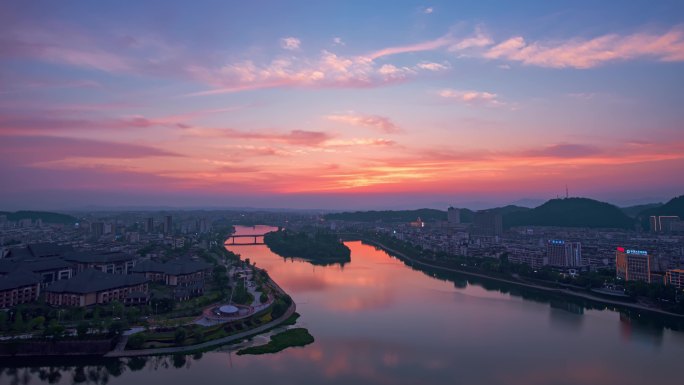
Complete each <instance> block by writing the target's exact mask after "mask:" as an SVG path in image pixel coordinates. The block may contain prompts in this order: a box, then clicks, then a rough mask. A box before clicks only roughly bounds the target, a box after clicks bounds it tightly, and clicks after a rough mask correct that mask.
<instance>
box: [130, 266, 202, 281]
mask: <svg viewBox="0 0 684 385" xmlns="http://www.w3.org/2000/svg"><path fill="white" fill-rule="evenodd" d="M132 271H133V272H134V273H139V274H143V275H144V276H145V277H146V278H147V279H149V280H151V281H154V282H163V283H164V284H165V285H169V286H191V285H195V284H197V283H198V282H201V283H204V280H205V279H206V278H207V277H209V275H210V274H211V265H210V264H208V263H206V262H201V261H192V260H175V261H170V262H167V263H159V262H154V261H143V262H140V263H138V264H137V265H136V266H135V267H134V268H133V270H132Z"/></svg>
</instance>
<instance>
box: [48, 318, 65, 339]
mask: <svg viewBox="0 0 684 385" xmlns="http://www.w3.org/2000/svg"><path fill="white" fill-rule="evenodd" d="M43 334H44V335H45V336H46V337H52V338H55V339H58V338H60V337H62V336H63V335H64V326H62V325H60V324H59V323H58V322H57V320H56V319H53V320H51V321H50V324H49V325H48V327H47V328H45V331H44V332H43Z"/></svg>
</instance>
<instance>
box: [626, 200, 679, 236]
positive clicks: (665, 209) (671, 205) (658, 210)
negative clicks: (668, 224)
mask: <svg viewBox="0 0 684 385" xmlns="http://www.w3.org/2000/svg"><path fill="white" fill-rule="evenodd" d="M651 215H676V216H678V217H679V218H681V219H684V195H680V196H678V197H675V198H672V199H670V201H668V202H667V203H665V204H664V205H660V206H658V207H651V208H647V209H646V210H643V211H641V212H640V213H639V214H638V215H637V219H638V220H639V221H640V223H641V225H642V226H644V227H646V228H648V218H649V217H650V216H651Z"/></svg>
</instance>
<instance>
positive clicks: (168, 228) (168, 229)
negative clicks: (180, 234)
mask: <svg viewBox="0 0 684 385" xmlns="http://www.w3.org/2000/svg"><path fill="white" fill-rule="evenodd" d="M164 232H165V233H166V234H173V222H172V221H171V215H167V216H166V217H165V218H164Z"/></svg>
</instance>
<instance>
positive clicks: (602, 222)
mask: <svg viewBox="0 0 684 385" xmlns="http://www.w3.org/2000/svg"><path fill="white" fill-rule="evenodd" d="M503 223H504V227H507V228H508V227H513V226H558V227H590V228H600V227H607V228H624V229H630V228H633V227H634V220H633V219H632V218H629V217H628V216H627V215H625V213H624V212H622V211H621V210H620V209H619V208H618V207H616V206H613V205H611V204H608V203H605V202H599V201H596V200H593V199H587V198H565V199H552V200H550V201H548V202H546V203H544V204H543V205H541V206H539V207H536V208H534V209H531V210H527V211H516V212H511V213H509V214H507V215H504V216H503Z"/></svg>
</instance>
